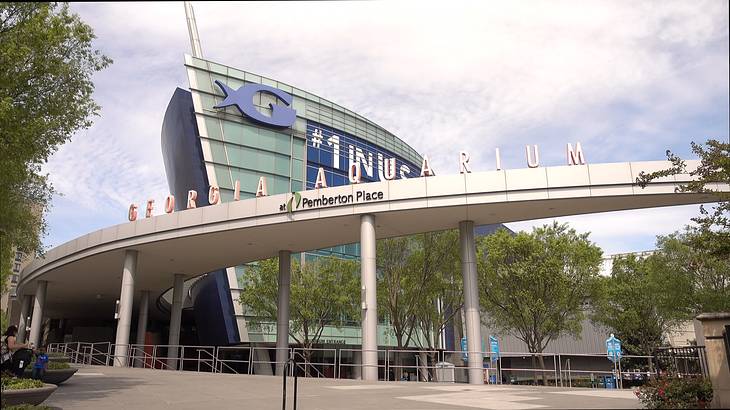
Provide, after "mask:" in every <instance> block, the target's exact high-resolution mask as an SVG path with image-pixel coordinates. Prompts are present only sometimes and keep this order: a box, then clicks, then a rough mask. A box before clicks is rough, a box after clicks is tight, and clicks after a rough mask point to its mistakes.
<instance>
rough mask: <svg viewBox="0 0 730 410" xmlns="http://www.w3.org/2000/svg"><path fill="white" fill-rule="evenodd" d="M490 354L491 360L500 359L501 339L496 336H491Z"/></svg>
mask: <svg viewBox="0 0 730 410" xmlns="http://www.w3.org/2000/svg"><path fill="white" fill-rule="evenodd" d="M489 351H490V352H491V354H490V355H489V357H490V359H491V361H493V362H496V361H497V360H499V340H497V338H496V337H494V336H489Z"/></svg>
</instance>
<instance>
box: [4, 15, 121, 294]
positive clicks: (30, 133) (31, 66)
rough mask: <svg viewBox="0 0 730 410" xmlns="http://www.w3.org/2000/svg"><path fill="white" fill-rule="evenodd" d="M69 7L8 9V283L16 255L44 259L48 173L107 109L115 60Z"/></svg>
mask: <svg viewBox="0 0 730 410" xmlns="http://www.w3.org/2000/svg"><path fill="white" fill-rule="evenodd" d="M94 38H95V36H94V33H93V30H92V28H91V27H90V26H88V25H87V24H85V23H84V22H83V21H81V19H80V18H79V16H78V15H76V14H73V13H70V12H69V8H68V5H67V4H58V3H5V2H3V3H0V158H2V161H0V182H1V183H0V201H1V202H0V274H1V275H0V282H1V283H2V286H3V288H2V291H3V292H4V291H5V288H4V287H5V282H6V278H7V275H8V274H10V269H11V263H12V257H13V248H14V247H17V248H18V249H19V250H21V251H23V252H26V253H32V252H40V251H41V240H40V238H41V235H42V234H43V233H44V232H45V223H44V220H43V212H44V211H45V210H46V209H47V207H48V202H49V200H50V197H51V193H52V187H51V186H50V184H49V182H48V180H47V176H44V175H41V174H40V167H41V164H43V163H44V162H45V161H47V160H48V157H49V156H50V155H51V154H52V153H53V152H54V151H55V150H56V149H57V148H58V146H60V145H61V144H63V143H65V142H66V141H68V140H69V139H70V138H71V136H72V135H73V134H74V133H75V132H76V131H78V130H80V129H84V128H88V127H90V126H91V123H92V122H91V117H93V116H94V115H98V113H99V109H100V107H99V106H98V105H97V104H96V103H95V102H94V100H93V99H92V92H93V90H94V86H93V83H92V81H91V76H92V75H93V74H94V73H95V72H97V71H99V70H101V69H103V68H105V67H107V66H108V65H109V64H110V63H111V60H110V59H109V58H107V57H106V56H104V55H102V54H101V53H100V52H99V51H98V50H94V48H93V46H92V42H93V40H94Z"/></svg>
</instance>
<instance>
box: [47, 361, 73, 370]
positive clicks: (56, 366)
mask: <svg viewBox="0 0 730 410" xmlns="http://www.w3.org/2000/svg"><path fill="white" fill-rule="evenodd" d="M70 368H71V366H69V364H68V363H66V362H54V361H53V360H49V361H48V367H47V370H63V369H70Z"/></svg>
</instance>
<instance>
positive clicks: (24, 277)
mask: <svg viewBox="0 0 730 410" xmlns="http://www.w3.org/2000/svg"><path fill="white" fill-rule="evenodd" d="M669 165H670V164H669V163H668V162H665V161H652V162H631V163H611V164H593V165H580V166H559V167H545V168H526V169H514V170H504V171H491V172H475V173H470V174H457V175H444V176H430V177H422V178H412V179H405V180H394V181H386V182H375V183H367V184H358V185H347V186H339V187H332V188H323V189H315V190H309V191H303V192H300V193H297V194H291V193H289V194H281V195H272V196H267V197H261V198H255V199H248V200H242V201H236V202H229V203H223V204H217V205H211V206H206V207H201V208H195V209H189V210H185V211H178V212H174V213H172V214H163V215H158V216H153V217H151V218H144V219H139V220H137V221H135V222H127V223H122V224H119V225H115V226H111V227H108V228H104V229H101V230H98V231H94V232H91V233H88V234H86V235H83V236H81V237H79V238H76V239H74V240H71V241H69V242H66V243H64V244H62V245H60V246H58V247H56V248H53V249H51V250H50V251H48V252H47V254H46V255H45V257H44V258H42V259H36V260H34V261H33V262H32V263H31V264H30V265H28V266H27V267H26V268H25V269H24V270H23V272H22V273H21V279H20V283H19V287H18V288H19V291H18V295H26V294H33V293H34V292H35V283H36V281H38V280H46V281H48V282H49V283H48V296H47V300H46V312H48V315H49V316H50V317H53V315H54V311H57V309H59V308H61V307H63V311H64V314H65V315H68V314H79V315H86V314H89V313H92V312H93V313H98V312H103V314H104V315H109V317H110V316H111V315H112V314H113V309H114V300H116V298H117V297H118V295H119V290H120V287H121V274H122V264H123V259H124V252H125V250H127V249H134V250H137V251H138V252H139V255H138V262H137V270H136V272H137V273H136V278H135V288H136V289H139V290H151V291H153V293H155V292H157V294H159V293H160V292H162V291H164V290H165V289H168V288H169V287H170V286H171V284H172V278H173V275H174V274H184V275H186V276H187V277H194V276H197V275H200V274H203V273H205V272H210V271H213V270H215V269H218V268H224V267H228V266H236V265H239V264H241V263H246V262H251V261H256V260H261V259H265V258H269V257H274V256H277V253H278V251H279V250H291V251H292V252H300V251H306V250H313V249H321V248H326V247H331V246H336V245H340V244H347V243H353V242H358V241H359V238H360V236H359V235H360V215H363V214H373V215H375V218H376V224H377V227H376V234H377V237H378V238H386V237H395V236H402V235H408V234H414V233H420V232H429V231H436V230H443V229H451V228H456V227H458V223H459V221H463V220H471V221H474V222H475V224H477V225H481V224H494V223H504V222H513V221H521V220H530V219H539V218H547V217H557V216H566V215H577V214H587V213H597V212H606V211H618V210H627V209H639V208H650V207H661V206H670V205H684V204H695V203H704V202H714V201H717V198H715V197H713V196H712V195H710V194H692V193H677V192H675V188H677V187H678V186H679V185H680V184H682V183H685V182H687V181H689V180H690V176H689V175H677V176H670V177H665V178H662V179H658V180H656V181H654V182H652V183H651V184H649V185H648V186H647V187H646V188H644V189H642V188H641V187H639V186H638V185H636V183H635V181H636V177H637V176H638V174H639V172H640V171H646V172H652V171H656V170H659V169H666V168H667V167H669ZM688 165H689V166H690V167H692V166H696V162H695V163H694V164H692V163H691V162H690V163H688ZM711 188H713V189H716V190H722V191H728V190H730V189H729V188H728V185H727V184H719V183H718V184H715V186H713V187H711ZM289 208H291V209H292V210H291V212H290V211H289ZM67 317H68V316H67Z"/></svg>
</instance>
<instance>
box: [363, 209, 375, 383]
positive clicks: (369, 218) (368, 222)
mask: <svg viewBox="0 0 730 410" xmlns="http://www.w3.org/2000/svg"><path fill="white" fill-rule="evenodd" d="M375 254H376V244H375V216H374V215H362V216H361V217H360V283H361V287H360V292H361V299H362V378H363V380H378V306H377V303H378V302H377V288H376V286H377V277H376V274H375Z"/></svg>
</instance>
